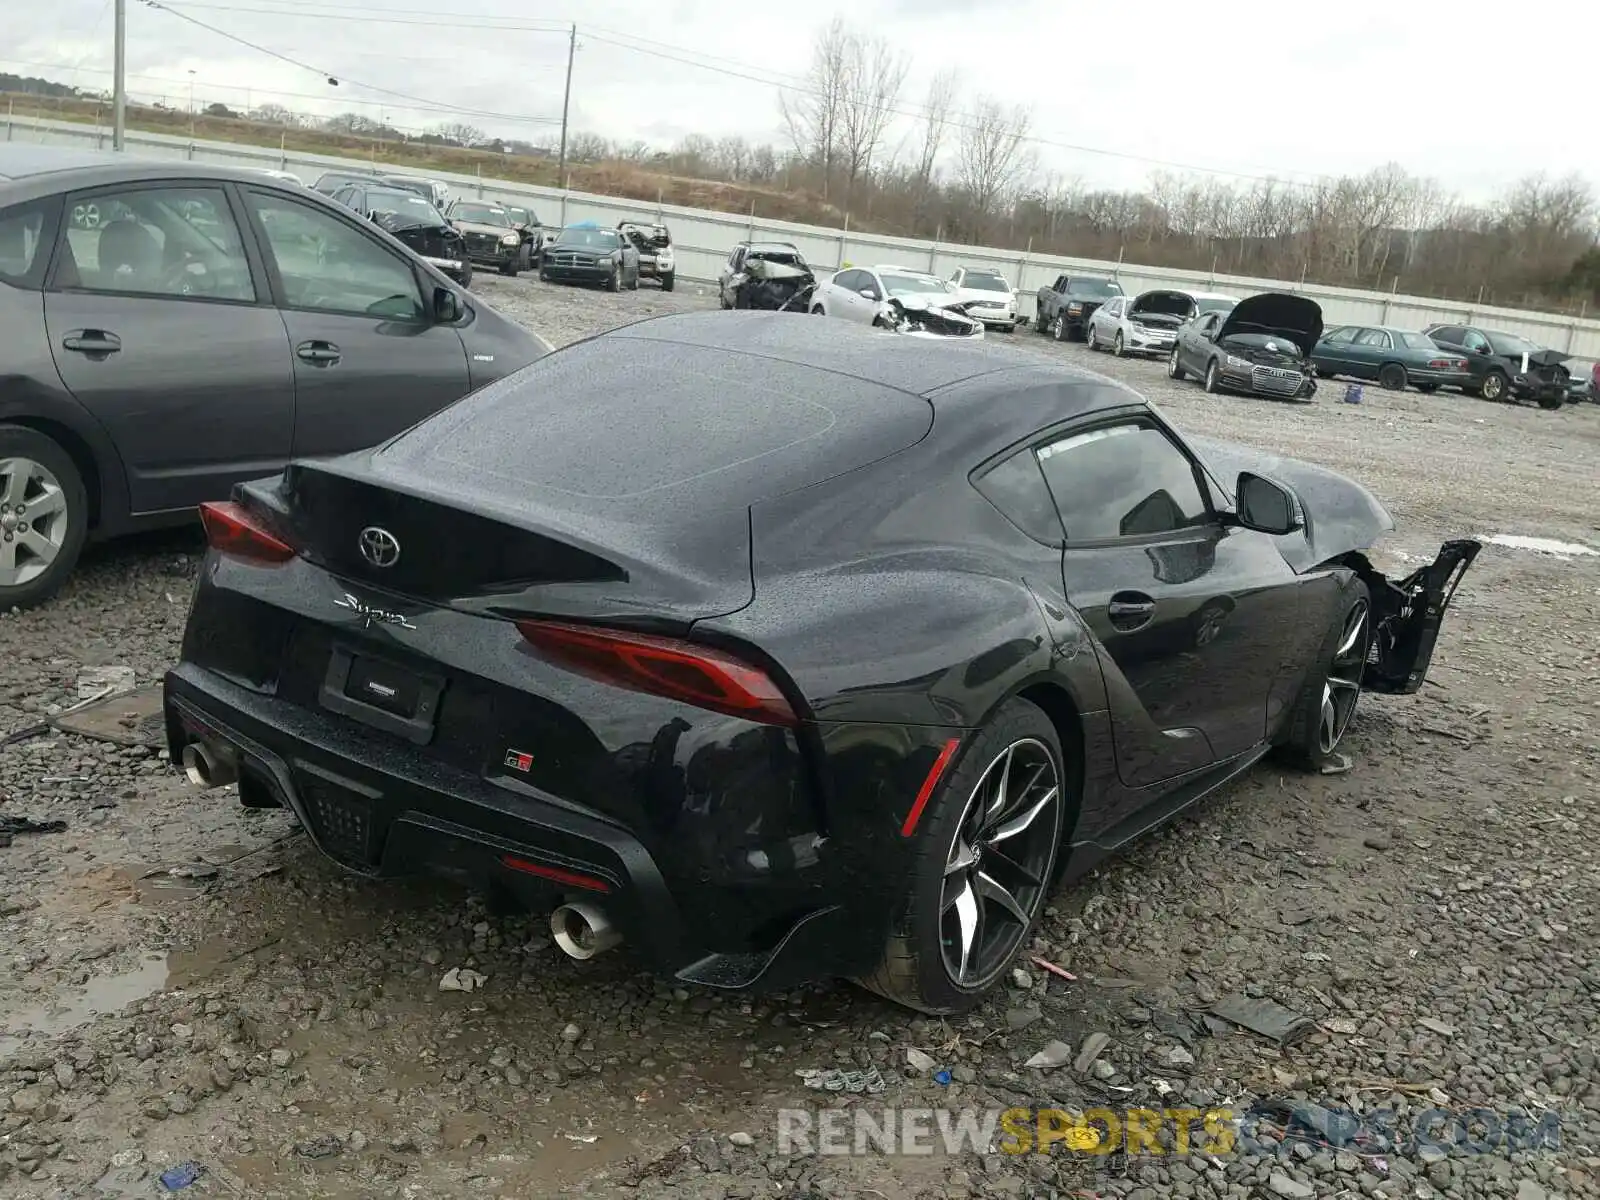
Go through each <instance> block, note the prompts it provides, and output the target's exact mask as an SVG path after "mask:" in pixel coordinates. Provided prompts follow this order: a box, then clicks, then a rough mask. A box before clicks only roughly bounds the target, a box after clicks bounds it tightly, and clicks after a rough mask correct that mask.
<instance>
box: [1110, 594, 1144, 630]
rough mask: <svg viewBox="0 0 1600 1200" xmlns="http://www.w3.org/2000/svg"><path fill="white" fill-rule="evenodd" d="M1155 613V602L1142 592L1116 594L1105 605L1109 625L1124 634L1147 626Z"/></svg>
mask: <svg viewBox="0 0 1600 1200" xmlns="http://www.w3.org/2000/svg"><path fill="white" fill-rule="evenodd" d="M1155 612H1156V602H1155V601H1154V600H1152V599H1150V597H1149V596H1146V595H1145V594H1144V593H1142V592H1118V593H1117V594H1116V595H1114V596H1112V597H1111V601H1110V603H1108V604H1107V605H1106V616H1107V617H1109V618H1110V619H1111V624H1112V625H1114V626H1115V627H1116V628H1118V629H1120V630H1123V631H1124V632H1126V631H1128V630H1131V629H1138V628H1140V627H1142V626H1144V625H1148V624H1149V623H1150V618H1152V617H1153V616H1155Z"/></svg>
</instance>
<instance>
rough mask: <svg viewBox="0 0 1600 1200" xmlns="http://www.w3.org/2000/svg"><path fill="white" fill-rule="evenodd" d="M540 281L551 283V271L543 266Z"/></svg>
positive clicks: (540, 269)
mask: <svg viewBox="0 0 1600 1200" xmlns="http://www.w3.org/2000/svg"><path fill="white" fill-rule="evenodd" d="M539 282H540V283H549V282H550V272H549V271H546V270H545V269H544V268H543V267H540V268H539Z"/></svg>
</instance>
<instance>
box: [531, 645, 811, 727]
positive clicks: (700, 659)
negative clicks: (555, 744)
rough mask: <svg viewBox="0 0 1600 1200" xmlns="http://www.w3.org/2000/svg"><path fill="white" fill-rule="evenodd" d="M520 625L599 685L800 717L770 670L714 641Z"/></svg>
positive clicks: (764, 719) (785, 719)
mask: <svg viewBox="0 0 1600 1200" xmlns="http://www.w3.org/2000/svg"><path fill="white" fill-rule="evenodd" d="M517 629H518V631H519V632H520V633H521V634H522V636H523V637H524V638H526V639H527V640H528V642H529V643H530V644H531V645H532V646H533V647H534V648H535V649H537V650H538V651H539V652H540V653H541V654H543V655H544V656H545V657H546V658H548V659H550V660H551V661H552V662H554V663H555V664H556V665H558V666H562V667H565V668H567V669H568V670H570V671H575V672H577V673H578V674H582V675H587V676H589V677H590V678H591V679H598V680H600V681H601V682H602V683H609V684H611V685H613V686H615V687H620V688H627V689H628V690H630V691H635V692H645V693H647V694H649V695H653V696H663V697H665V698H667V699H669V700H679V701H682V702H683V703H685V704H692V705H694V706H695V707H696V708H704V709H709V710H711V711H712V712H719V713H726V714H727V715H728V716H732V717H743V718H744V719H745V720H747V721H759V722H761V723H762V724H765V725H789V726H793V725H798V724H799V723H800V721H799V718H798V717H797V716H796V715H795V711H794V708H793V707H792V706H791V705H790V703H789V701H788V700H787V699H786V698H785V697H784V694H783V692H782V691H781V690H779V688H778V685H777V684H776V683H774V682H773V681H772V677H771V676H769V675H768V674H767V673H766V672H765V671H763V670H761V669H760V668H759V667H754V666H751V665H750V664H749V663H747V662H743V661H741V660H739V659H737V658H734V657H733V656H732V655H731V654H726V653H724V652H723V651H721V650H716V649H713V648H711V647H710V646H701V645H697V644H695V643H693V642H685V641H681V640H679V639H677V638H664V637H656V636H654V635H652V634H647V633H632V632H628V631H624V630H619V629H601V628H598V627H596V626H592V625H568V624H564V623H562V622H559V621H518V622H517Z"/></svg>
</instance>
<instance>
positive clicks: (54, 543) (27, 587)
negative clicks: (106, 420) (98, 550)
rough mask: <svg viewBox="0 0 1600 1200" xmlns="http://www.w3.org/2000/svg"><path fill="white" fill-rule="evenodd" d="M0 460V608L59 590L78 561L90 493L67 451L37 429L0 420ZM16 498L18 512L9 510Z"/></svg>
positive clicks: (26, 603) (36, 600)
mask: <svg viewBox="0 0 1600 1200" xmlns="http://www.w3.org/2000/svg"><path fill="white" fill-rule="evenodd" d="M0 464H4V467H5V471H6V473H5V474H3V475H0V502H3V503H4V504H5V507H6V511H5V512H3V513H0V610H10V609H13V608H31V607H33V606H34V605H36V604H41V603H43V602H44V601H46V600H48V599H50V597H52V596H54V595H55V594H56V593H57V592H58V591H60V590H61V585H62V584H64V583H65V582H66V581H67V576H69V575H71V574H72V569H73V567H75V566H76V565H77V562H78V555H79V554H80V553H82V551H83V541H84V537H85V535H87V533H88V532H89V496H88V493H87V492H86V491H85V490H84V485H83V476H82V475H81V474H80V473H79V472H78V467H77V464H76V463H74V462H73V461H72V456H71V455H69V454H68V453H67V452H66V451H65V450H63V449H62V448H61V446H60V445H59V444H57V442H56V441H55V440H54V439H53V438H50V437H47V436H46V435H44V434H42V433H40V432H38V431H37V430H34V429H28V428H25V427H24V426H21V425H0ZM19 476H20V477H23V478H21V480H20V482H19ZM58 498H59V501H58ZM19 502H20V504H21V509H22V511H21V513H20V514H18V513H16V512H14V511H12V508H13V506H14V505H16V504H17V503H19ZM42 504H47V505H49V508H48V509H43V510H42V509H41V508H40V506H41V505H42ZM34 518H38V523H41V524H44V525H45V528H44V529H43V530H41V529H39V528H37V525H36V521H35V519H34Z"/></svg>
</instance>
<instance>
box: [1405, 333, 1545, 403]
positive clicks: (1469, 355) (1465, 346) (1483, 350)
mask: <svg viewBox="0 0 1600 1200" xmlns="http://www.w3.org/2000/svg"><path fill="white" fill-rule="evenodd" d="M1422 332H1423V333H1425V334H1427V335H1428V336H1429V337H1430V338H1432V339H1433V340H1434V343H1435V344H1436V345H1437V346H1439V347H1440V349H1443V350H1450V351H1453V352H1456V353H1459V354H1462V355H1464V356H1465V357H1466V360H1467V370H1468V371H1469V372H1470V373H1471V376H1472V382H1471V384H1470V385H1469V387H1467V388H1465V389H1463V390H1465V391H1472V392H1475V393H1477V394H1478V395H1480V396H1482V397H1483V398H1484V399H1485V400H1506V399H1515V400H1535V401H1537V402H1538V404H1539V407H1540V408H1560V407H1561V406H1562V405H1563V404H1565V403H1566V402H1567V379H1568V375H1569V372H1568V371H1567V369H1566V367H1564V366H1562V365H1561V364H1562V363H1564V362H1566V361H1567V359H1568V358H1569V357H1570V355H1566V354H1563V353H1561V351H1559V350H1550V349H1547V348H1546V347H1544V346H1539V345H1535V344H1534V343H1533V342H1530V341H1529V340H1528V339H1527V338H1525V337H1519V336H1518V335H1517V334H1514V333H1506V332H1504V331H1503V330H1499V329H1480V328H1478V327H1477V326H1475V325H1429V326H1428V327H1427V328H1426V329H1424V330H1423V331H1422Z"/></svg>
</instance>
